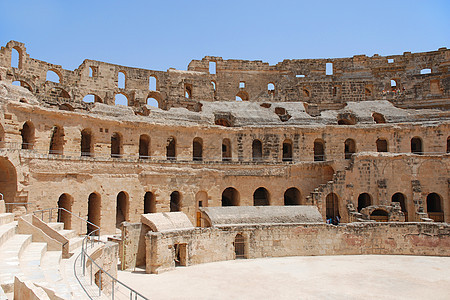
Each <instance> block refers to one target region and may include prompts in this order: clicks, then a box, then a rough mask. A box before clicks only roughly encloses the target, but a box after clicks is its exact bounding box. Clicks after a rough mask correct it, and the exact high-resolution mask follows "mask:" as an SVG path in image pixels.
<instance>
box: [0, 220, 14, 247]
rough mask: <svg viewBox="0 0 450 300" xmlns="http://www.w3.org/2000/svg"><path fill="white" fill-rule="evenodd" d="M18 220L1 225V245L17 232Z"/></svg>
mask: <svg viewBox="0 0 450 300" xmlns="http://www.w3.org/2000/svg"><path fill="white" fill-rule="evenodd" d="M16 224H17V222H12V223H8V224H4V225H1V226H0V247H1V246H2V245H3V244H4V243H5V242H6V241H7V240H9V239H10V238H12V237H13V236H14V234H16V232H17V225H16Z"/></svg>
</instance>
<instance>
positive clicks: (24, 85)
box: [12, 80, 33, 103]
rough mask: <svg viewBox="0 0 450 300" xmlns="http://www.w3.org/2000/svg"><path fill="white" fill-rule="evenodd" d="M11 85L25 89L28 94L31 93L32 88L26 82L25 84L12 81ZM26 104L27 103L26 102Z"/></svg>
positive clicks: (19, 81) (20, 81)
mask: <svg viewBox="0 0 450 300" xmlns="http://www.w3.org/2000/svg"><path fill="white" fill-rule="evenodd" d="M12 85H15V86H21V87H23V88H26V89H27V90H29V91H30V92H32V91H33V90H32V88H31V85H29V84H28V83H27V82H25V81H23V80H16V81H13V83H12ZM26 103H28V102H26Z"/></svg>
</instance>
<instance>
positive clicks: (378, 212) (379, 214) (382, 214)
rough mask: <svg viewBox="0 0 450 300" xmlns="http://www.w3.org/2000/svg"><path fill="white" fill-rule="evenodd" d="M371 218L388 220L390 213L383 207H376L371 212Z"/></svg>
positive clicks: (382, 220)
mask: <svg viewBox="0 0 450 300" xmlns="http://www.w3.org/2000/svg"><path fill="white" fill-rule="evenodd" d="M370 219H371V220H374V221H377V222H387V221H389V214H388V212H387V211H385V210H383V209H375V210H374V211H373V212H372V213H371V214H370Z"/></svg>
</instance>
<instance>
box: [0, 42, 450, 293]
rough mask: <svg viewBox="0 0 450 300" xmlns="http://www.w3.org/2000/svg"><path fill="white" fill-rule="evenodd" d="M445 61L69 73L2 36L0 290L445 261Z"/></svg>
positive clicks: (213, 64)
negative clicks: (138, 275)
mask: <svg viewBox="0 0 450 300" xmlns="http://www.w3.org/2000/svg"><path fill="white" fill-rule="evenodd" d="M449 68H450V50H448V49H447V48H440V49H438V50H436V51H430V52H423V53H411V52H404V53H403V54H400V55H391V56H380V55H377V54H375V55H373V56H371V57H369V56H366V55H354V56H353V57H348V58H332V59H331V58H330V59H290V60H284V61H282V62H279V63H277V64H275V65H270V64H268V63H265V62H262V61H247V60H235V59H223V58H221V57H214V56H206V57H204V58H203V59H201V60H192V61H191V62H190V63H189V65H188V67H187V70H176V69H172V68H170V69H168V70H167V71H156V70H148V69H139V68H132V67H126V66H121V65H116V64H110V63H106V62H101V61H95V60H89V59H86V60H84V61H83V62H82V64H81V65H80V66H79V67H78V68H77V69H75V70H73V71H72V70H67V69H64V68H62V67H61V66H59V65H56V64H52V63H49V62H45V61H41V60H37V59H34V58H31V57H30V55H29V54H28V52H27V49H26V47H25V45H24V44H23V43H20V42H16V41H10V42H8V43H7V44H6V45H5V46H3V47H1V49H0V112H1V113H0V193H1V195H0V198H3V201H0V204H1V205H0V213H1V214H0V216H1V219H0V258H2V259H1V261H0V270H2V271H0V282H1V285H2V288H3V291H2V290H0V298H2V297H5V298H6V297H8V295H12V294H14V296H15V297H16V299H21V297H22V298H23V299H25V298H26V299H47V298H50V299H75V298H76V299H78V298H80V299H81V298H87V297H93V296H92V295H89V296H87V294H86V293H88V294H89V293H90V292H92V290H95V293H97V294H101V295H102V296H101V297H112V296H114V293H118V289H119V288H121V289H125V290H126V289H127V287H125V286H123V283H121V282H119V281H117V279H115V278H116V277H117V272H118V268H121V269H130V268H131V269H133V268H135V267H136V266H143V267H144V268H145V271H146V272H147V273H152V274H159V273H162V272H165V271H169V270H173V269H175V268H176V267H177V266H192V265H197V264H203V263H209V262H219V261H226V260H234V259H236V258H264V257H285V256H328V255H368V254H390V255H416V256H442V257H448V256H449V254H450V227H449V225H448V224H447V223H446V222H448V220H449V219H450V198H449V196H450V195H449V184H450V176H449V152H450V122H449V121H450V113H449V108H450V101H449V96H450V75H449V74H450V72H449ZM87 234H89V235H88V236H86V235H87ZM106 236H108V239H106ZM118 259H119V261H120V263H119V266H118V265H117V264H116V262H117V260H118ZM55 262H57V263H55ZM77 272H78V273H77ZM80 283H81V284H80ZM85 292H86V293H85ZM128 293H131V295H132V296H133V297H136V298H139V297H141V294H139V291H136V290H134V289H131V288H129V290H128ZM10 297H11V296H10ZM33 297H35V298H33ZM46 297H47V298H46Z"/></svg>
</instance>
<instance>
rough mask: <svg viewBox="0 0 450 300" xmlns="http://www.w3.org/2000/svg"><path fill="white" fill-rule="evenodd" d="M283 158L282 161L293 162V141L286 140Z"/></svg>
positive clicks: (283, 147)
mask: <svg viewBox="0 0 450 300" xmlns="http://www.w3.org/2000/svg"><path fill="white" fill-rule="evenodd" d="M282 152H283V157H282V161H292V156H293V151H292V140H290V139H285V140H284V142H283V146H282Z"/></svg>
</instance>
